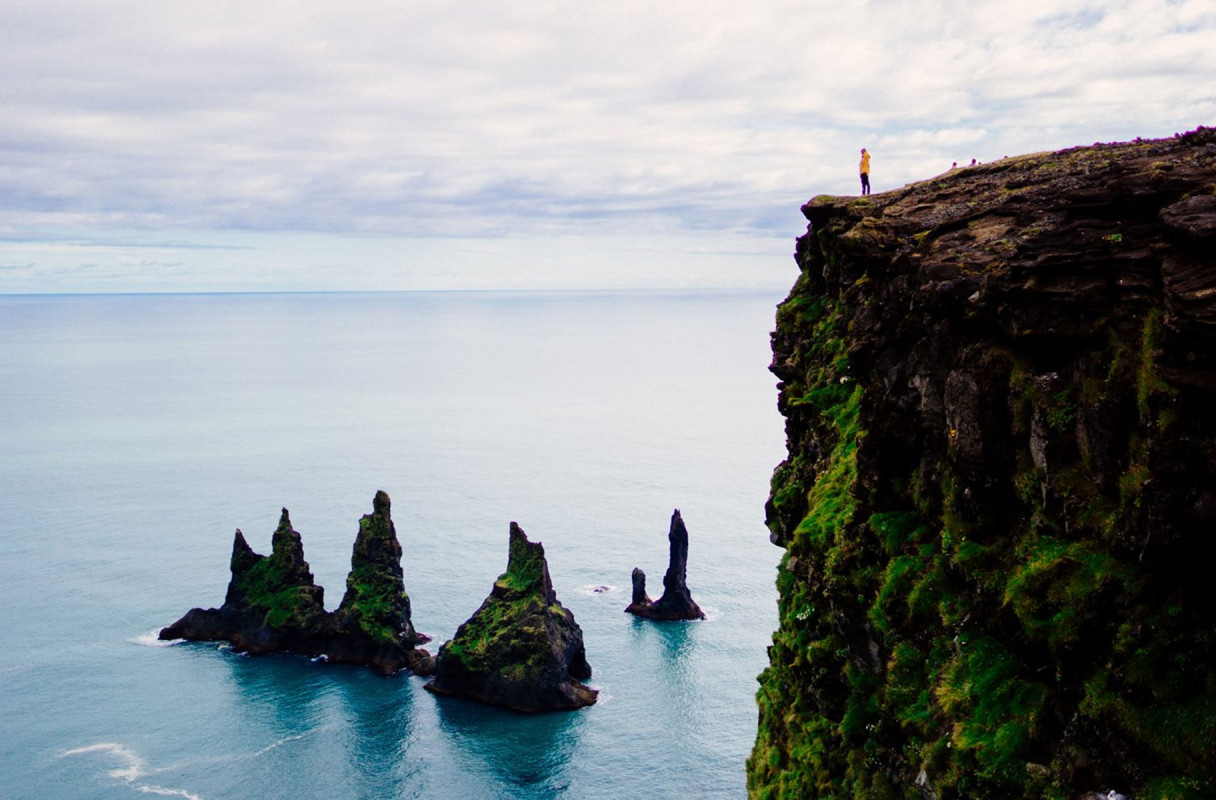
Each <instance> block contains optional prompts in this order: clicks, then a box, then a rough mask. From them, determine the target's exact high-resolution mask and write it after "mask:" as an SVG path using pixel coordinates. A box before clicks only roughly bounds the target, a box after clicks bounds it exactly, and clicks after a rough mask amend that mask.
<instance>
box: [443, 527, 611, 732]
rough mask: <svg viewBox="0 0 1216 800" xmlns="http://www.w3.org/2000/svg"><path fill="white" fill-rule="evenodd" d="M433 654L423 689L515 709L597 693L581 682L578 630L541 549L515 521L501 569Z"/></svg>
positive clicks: (552, 706) (586, 668)
mask: <svg viewBox="0 0 1216 800" xmlns="http://www.w3.org/2000/svg"><path fill="white" fill-rule="evenodd" d="M435 661H436V665H435V678H434V680H432V681H431V682H430V683H428V684H426V688H427V689H429V690H431V691H432V692H435V693H436V694H441V695H456V696H460V697H466V698H469V699H472V700H478V701H480V702H483V703H488V704H490V705H496V706H503V707H506V708H510V709H513V710H515V711H527V712H536V711H556V710H562V709H576V708H582V707H583V706H589V705H591V704H593V703H594V702H595V700H596V696H597V695H598V694H599V693H598V691H597V690H595V689H592V688H590V687H588V686H585V685H583V683H582V681H585V680H587V679H588V678H590V677H591V666H590V665H589V664H588V663H587V657H586V652H585V650H584V648H583V631H582V629H581V628H579V626H578V623H577V622H575V621H574V614H573V613H571V612H570V610H569V609H567V608H565V607H564V606H562V604H561V603H560V602H558V599H557V593H556V592H555V591H554V590H553V581H552V580H551V579H550V578H549V565H548V563H547V562H546V561H545V549H544V547H542V546H541V543H540V542H530V541H528V538H527V536H525V535H524V532H523V530H522V529H521V528H520V527H519V526H518V525H516V524H515V523H514V522H512V523H511V526H510V544H509V549H508V556H507V571H506V572H504V573H503V574H502V575H499V576H498V580H496V581H495V582H494V588H493V589H492V590H491V591H490V595H489V597H487V598H486V599H485V602H483V603H482V604H481V607H480V608H478V609H477V611H476V612H474V613H473V616H471V617H470V618H469V619H468V620H467V621H466V622H465V623H464V624H463V625H461V626H460V628H458V629H457V631H456V635H455V636H453V637H452V640H451V641H449V642H447V643H445V644H444V645H443V646H442V647H441V648H439V654H438V655H437V656H436V658H435Z"/></svg>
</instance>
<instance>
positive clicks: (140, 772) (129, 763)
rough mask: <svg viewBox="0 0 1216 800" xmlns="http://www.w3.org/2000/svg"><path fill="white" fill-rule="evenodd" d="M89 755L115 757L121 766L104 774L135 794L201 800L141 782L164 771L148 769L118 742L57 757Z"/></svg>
mask: <svg viewBox="0 0 1216 800" xmlns="http://www.w3.org/2000/svg"><path fill="white" fill-rule="evenodd" d="M89 753H107V754H109V755H112V756H116V757H117V758H118V759H119V761H120V762H121V763H122V766H120V767H118V768H116V769H112V770H110V771H109V772H107V773H106V774H107V775H109V776H110V777H111V778H114V779H115V780H120V781H123V782H124V783H127V784H130V786H131V788H132V789H135V790H136V791H137V792H142V793H143V794H155V795H160V796H161V797H184V798H186V800H203V798H202V797H200V796H199V795H197V794H193V793H191V792H188V791H186V790H185V789H169V788H166V787H164V786H157V785H156V784H154V783H144V782H142V781H141V779H142V778H144V777H146V776H148V775H150V774H153V773H156V772H164V770H163V769H149V768H148V766H147V764H145V763H144V760H143V759H142V758H140V756H139V754H138V753H136V752H135V751H134V750H132V749H131V748H129V747H127V746H126V745H122V744H119V743H118V742H98V743H97V744H90V745H86V746H84V747H76V748H73V749H71V750H66V751H64V752H63V753H60V754H59V757H60V758H66V757H68V756H81V755H87V754H89Z"/></svg>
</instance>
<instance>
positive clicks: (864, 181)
mask: <svg viewBox="0 0 1216 800" xmlns="http://www.w3.org/2000/svg"><path fill="white" fill-rule="evenodd" d="M860 170H861V193H862V195H867V194H869V193H870V154H869V153H867V152H866V149H865V148H864V147H863V148H861V165H860Z"/></svg>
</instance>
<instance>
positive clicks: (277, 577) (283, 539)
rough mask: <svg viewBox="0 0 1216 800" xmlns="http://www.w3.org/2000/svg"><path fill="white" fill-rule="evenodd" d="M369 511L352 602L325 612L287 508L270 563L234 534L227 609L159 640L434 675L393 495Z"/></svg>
mask: <svg viewBox="0 0 1216 800" xmlns="http://www.w3.org/2000/svg"><path fill="white" fill-rule="evenodd" d="M373 507H374V511H373V513H372V514H368V515H366V516H364V517H363V519H362V520H360V523H359V534H358V537H357V538H356V540H355V548H354V554H353V555H352V556H351V572H350V576H349V577H348V578H347V581H346V583H347V590H346V596H345V597H344V598H343V600H342V604H341V605H340V606H339V607H338V610H337V611H335V612H332V613H331V612H327V611H326V610H325V604H324V589H323V588H322V587H320V586H317V585H316V584H315V583H314V581H313V576H312V572H311V571H310V570H309V567H308V562H307V561H305V560H304V545H303V543H302V541H301V539H300V534H299V533H297V532H296V531H295V530H294V529H293V528H292V526H291V520H290V518H289V517H288V513H287V509H283V514H282V517H281V518H280V520H279V526H278V528H277V529H276V530H275V532H274V536H273V537H272V550H271V554H270V555H269V556H263V555H259V554H258V553H255V552H254V551H253V549H252V548H250V547H249V544H248V543H247V542H246V541H245V537H244V535H243V534H242V533H241V532H240V531H239V530H238V531H237V532H236V537H235V540H234V541H233V545H232V560H231V568H232V579H231V580H230V581H229V583H228V592H227V594H226V596H225V598H224V605H223V606H221V607H220V608H218V609H216V608H209V609H201V608H195V609H191V610H190V611H189V612H187V614H186V615H185V616H184V617H182V618H181V619H180V620H178V621H177V622H175V623H173V624H172V625H170V626H168V627H167V628H164V629H163V630H162V631H161V632H160V638H161V639H166V640H168V639H187V640H189V641H226V642H230V643H231V644H232V646H233V649H234V650H236V651H238V652H248V653H251V654H254V655H264V654H267V653H276V652H293V653H301V654H304V655H311V656H316V655H324V656H325V657H326V658H327V659H328V660H330V661H333V662H337V663H349V664H365V665H367V666H370V667H372V668H373V669H375V670H376V671H377V672H379V673H381V674H386V675H387V674H391V673H393V672H396V671H397V670H400V669H402V668H407V667H408V668H410V669H412V670H414V671H415V672H417V673H419V674H429V673H430V672H431V671H432V670H433V668H434V664H433V659H432V658H431V657H430V654H428V653H427V652H426V651H425V650H421V649H418V648H416V647H415V645H416V644H418V643H419V642H420V641H424V640H425V639H424V637H420V636H419V634H417V633H416V632H415V631H414V627H413V624H412V623H411V621H410V600H409V596H408V595H406V593H405V587H404V581H403V577H402V570H401V544H400V542H399V541H398V540H397V533H396V530H395V528H394V527H393V521H392V517H391V516H390V502H389V498H388V495H387V494H385V493H384V492H377V493H376V497H375V499H374V501H373Z"/></svg>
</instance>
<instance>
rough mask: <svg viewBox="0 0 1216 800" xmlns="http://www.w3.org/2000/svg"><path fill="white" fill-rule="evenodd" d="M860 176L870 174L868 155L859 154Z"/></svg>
mask: <svg viewBox="0 0 1216 800" xmlns="http://www.w3.org/2000/svg"><path fill="white" fill-rule="evenodd" d="M861 174H862V175H869V174H870V154H869V153H862V154H861Z"/></svg>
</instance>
